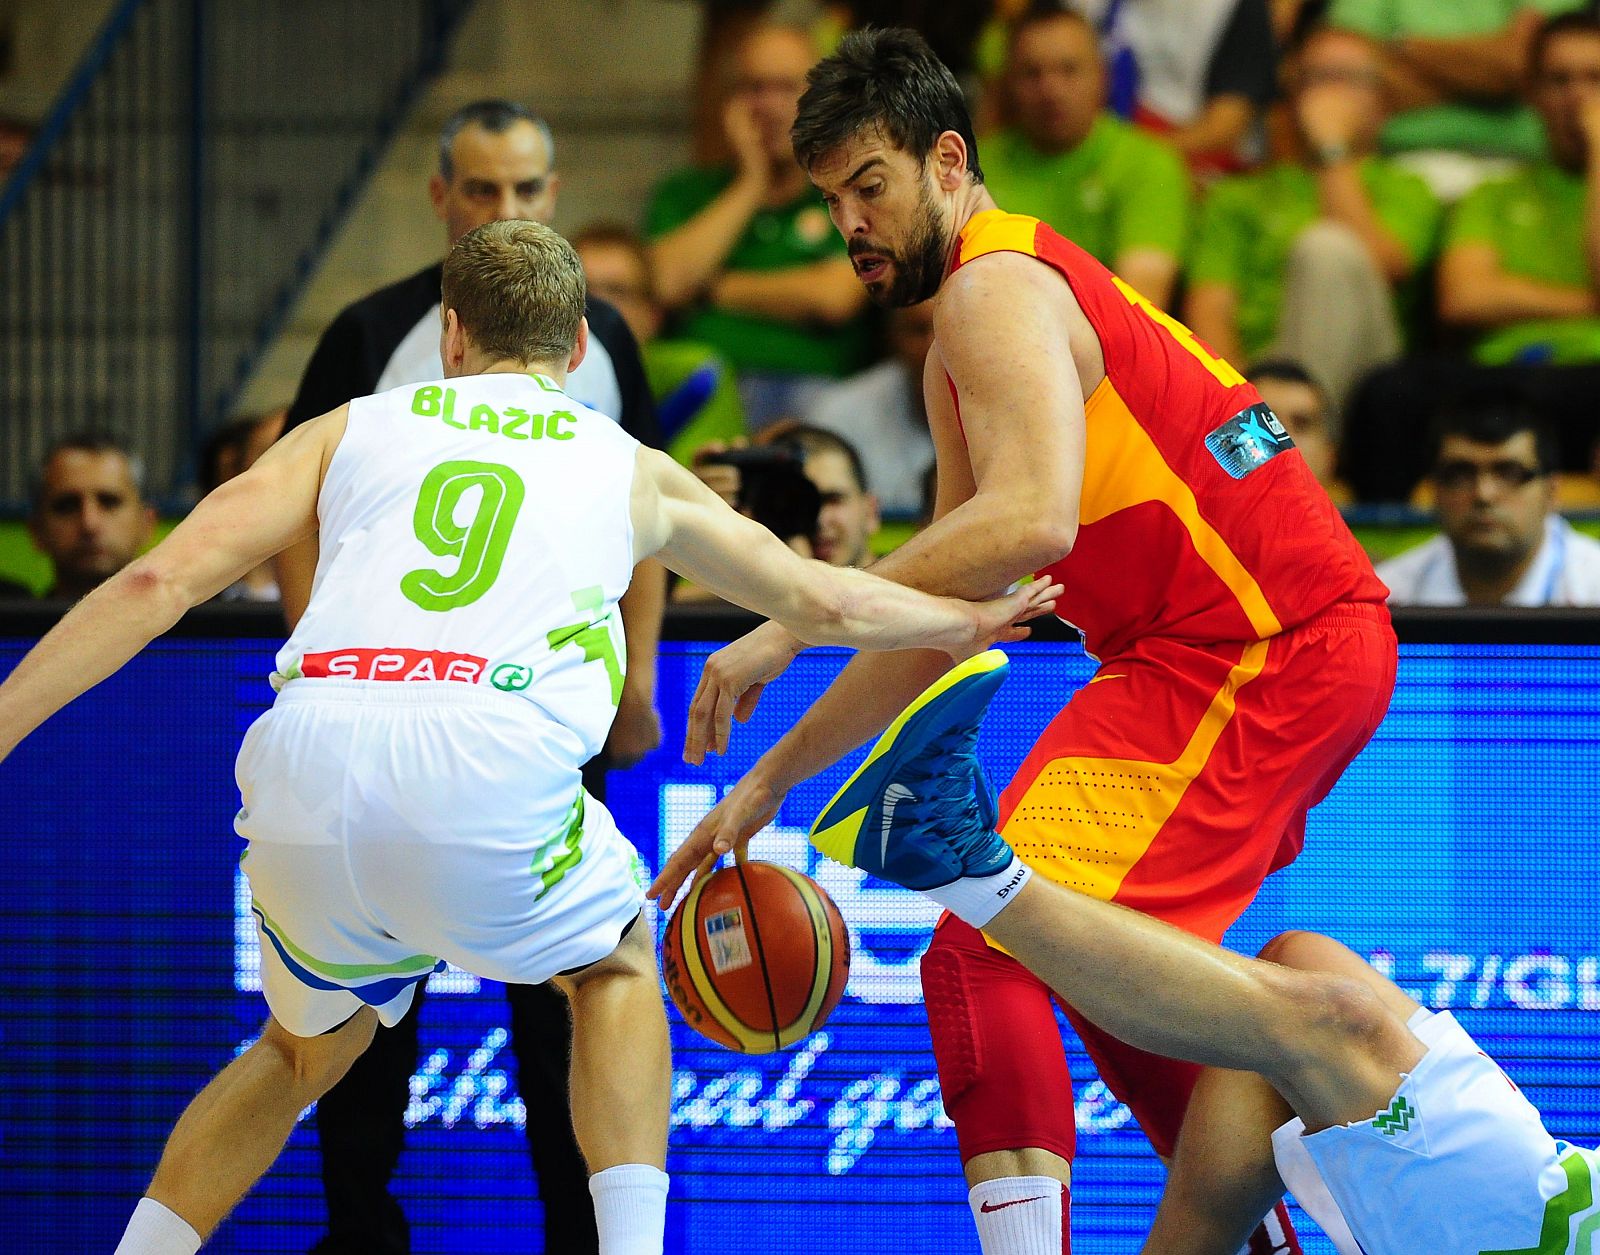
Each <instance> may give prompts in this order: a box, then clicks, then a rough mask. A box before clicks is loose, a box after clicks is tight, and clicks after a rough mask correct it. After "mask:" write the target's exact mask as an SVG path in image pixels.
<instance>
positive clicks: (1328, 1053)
mask: <svg viewBox="0 0 1600 1255" xmlns="http://www.w3.org/2000/svg"><path fill="white" fill-rule="evenodd" d="M1276 973H1277V974H1276V976H1275V982H1276V983H1277V985H1278V986H1279V988H1278V994H1279V998H1280V1007H1281V1008H1282V1010H1281V1012H1280V1014H1279V1015H1278V1016H1277V1017H1276V1023H1277V1025H1278V1028H1279V1031H1280V1034H1281V1041H1280V1045H1281V1047H1282V1050H1283V1052H1284V1054H1285V1055H1287V1056H1288V1057H1290V1058H1293V1059H1296V1060H1298V1061H1299V1062H1300V1063H1302V1064H1304V1065H1307V1066H1312V1067H1318V1068H1325V1067H1327V1066H1328V1065H1329V1063H1330V1062H1331V1061H1344V1062H1351V1061H1355V1060H1358V1059H1361V1058H1363V1057H1372V1058H1374V1059H1376V1058H1378V1057H1380V1056H1382V1055H1383V1054H1384V1053H1385V1052H1386V1051H1387V1050H1388V1049H1389V1046H1390V1044H1391V1039H1392V1037H1393V1033H1394V1029H1395V1017H1394V1016H1393V1014H1392V1013H1391V1012H1390V1011H1389V1009H1388V1008H1387V1007H1385V1006H1384V1004H1383V1000H1382V999H1381V998H1380V997H1379V996H1378V994H1377V992H1376V991H1375V990H1374V989H1373V988H1372V987H1371V986H1370V985H1368V984H1367V983H1366V982H1364V981H1361V980H1358V979H1356V978H1354V977H1350V976H1337V975H1333V974H1330V973H1327V972H1313V971H1295V970H1293V969H1286V968H1279V969H1276ZM1402 1027H1403V1026H1402Z"/></svg>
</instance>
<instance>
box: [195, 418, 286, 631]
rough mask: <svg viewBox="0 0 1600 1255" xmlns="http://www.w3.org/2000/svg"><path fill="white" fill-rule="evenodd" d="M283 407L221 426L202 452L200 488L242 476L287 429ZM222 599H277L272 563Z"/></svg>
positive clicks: (206, 489) (227, 590)
mask: <svg viewBox="0 0 1600 1255" xmlns="http://www.w3.org/2000/svg"><path fill="white" fill-rule="evenodd" d="M283 419H284V411H283V410H272V411H270V412H268V413H266V414H253V415H250V416H248V417H245V418H236V419H234V420H233V421H232V422H231V423H228V424H226V425H225V426H223V427H221V428H219V429H218V430H217V431H216V432H214V433H213V434H212V436H211V439H210V440H208V441H206V445H205V448H204V449H203V450H201V453H200V491H201V492H202V493H208V492H211V491H213V490H214V489H215V488H216V487H217V486H218V485H220V484H225V483H227V482H228V480H230V479H232V478H233V477H234V476H235V475H241V474H243V473H244V472H245V471H247V470H249V469H250V468H251V467H252V466H254V465H255V462H256V459H257V458H259V457H260V456H261V455H262V454H263V453H265V452H266V451H267V449H268V448H269V447H270V446H271V445H272V442H273V441H274V440H276V439H277V438H278V436H279V435H280V434H281V433H282V432H283ZM217 598H218V600H220V601H277V600H278V580H277V575H276V572H275V571H274V568H273V565H272V563H271V562H263V563H262V564H261V565H260V566H258V567H257V568H256V569H255V570H253V571H251V572H249V573H248V574H247V575H245V576H244V577H243V578H242V579H239V580H235V581H234V582H233V583H232V584H230V585H228V587H227V588H225V589H223V590H222V591H221V592H220V593H218V594H217Z"/></svg>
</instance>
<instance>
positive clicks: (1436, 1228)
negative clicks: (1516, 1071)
mask: <svg viewBox="0 0 1600 1255" xmlns="http://www.w3.org/2000/svg"><path fill="white" fill-rule="evenodd" d="M1410 1027H1411V1031H1412V1032H1413V1033H1415V1034H1416V1035H1417V1037H1418V1039H1419V1040H1420V1041H1421V1042H1422V1043H1423V1045H1425V1046H1426V1047H1427V1048H1428V1053H1427V1054H1426V1055H1424V1056H1423V1057H1422V1059H1421V1061H1420V1062H1419V1063H1418V1064H1417V1066H1416V1067H1415V1068H1414V1069H1413V1070H1412V1072H1411V1074H1410V1075H1409V1076H1406V1077H1404V1078H1402V1080H1401V1083H1400V1088H1399V1089H1398V1090H1397V1091H1396V1092H1395V1095H1394V1097H1393V1099H1392V1100H1391V1101H1390V1103H1389V1105H1388V1106H1387V1107H1386V1108H1384V1109H1383V1110H1382V1111H1379V1112H1377V1113H1376V1114H1375V1115H1374V1116H1373V1118H1372V1119H1370V1120H1364V1121H1362V1122H1361V1123H1359V1124H1348V1125H1342V1126H1335V1127H1334V1128H1330V1129H1323V1130H1322V1131H1321V1132H1318V1133H1309V1134H1308V1133H1306V1132H1305V1124H1304V1122H1302V1121H1301V1120H1299V1119H1294V1120H1291V1121H1290V1122H1289V1123H1288V1124H1286V1125H1284V1126H1283V1127H1282V1128H1280V1129H1278V1130H1277V1131H1276V1132H1275V1133H1274V1134H1273V1137H1272V1145H1273V1151H1274V1154H1275V1156H1276V1158H1277V1163H1278V1172H1279V1175H1280V1176H1282V1178H1283V1183H1284V1185H1286V1186H1287V1187H1288V1188H1289V1191H1290V1193H1292V1194H1293V1195H1294V1196H1295V1199H1296V1201H1298V1202H1299V1204H1300V1205H1301V1206H1302V1207H1304V1208H1305V1210H1306V1212H1307V1213H1308V1214H1309V1215H1310V1216H1311V1218H1312V1219H1313V1220H1315V1221H1316V1222H1317V1223H1318V1224H1319V1225H1321V1226H1322V1228H1323V1231H1324V1232H1326V1233H1327V1234H1328V1236H1329V1237H1330V1238H1331V1239H1332V1240H1333V1244H1334V1246H1335V1247H1336V1248H1337V1249H1338V1251H1339V1252H1340V1255H1489V1253H1517V1255H1524V1253H1526V1255H1532V1253H1534V1252H1537V1253H1538V1255H1546V1253H1547V1252H1548V1253H1549V1255H1555V1253H1557V1252H1574V1253H1576V1252H1579V1251H1582V1252H1583V1255H1589V1252H1590V1250H1591V1243H1592V1242H1593V1235H1594V1232H1595V1230H1596V1228H1597V1227H1600V1210H1597V1209H1596V1207H1595V1206H1594V1197H1593V1194H1594V1190H1593V1185H1594V1183H1593V1181H1592V1180H1591V1172H1592V1169H1593V1166H1594V1165H1595V1163H1596V1162H1597V1157H1596V1156H1595V1155H1594V1154H1593V1153H1592V1152H1590V1151H1586V1150H1583V1149H1580V1148H1578V1147H1574V1146H1570V1145H1568V1144H1567V1143H1565V1142H1558V1141H1556V1139H1555V1138H1553V1137H1551V1136H1550V1134H1549V1133H1547V1132H1546V1131H1545V1128H1544V1123H1543V1121H1542V1120H1541V1119H1540V1117H1539V1113H1538V1111H1537V1110H1535V1109H1534V1106H1533V1104H1532V1103H1530V1102H1529V1101H1528V1100H1527V1099H1526V1098H1524V1097H1523V1096H1522V1091H1521V1090H1519V1089H1518V1088H1517V1087H1516V1086H1515V1085H1514V1084H1512V1082H1511V1079H1510V1078H1509V1077H1508V1076H1506V1074H1505V1073H1504V1072H1502V1071H1501V1070H1500V1066H1499V1065H1498V1064H1496V1063H1495V1062H1494V1060H1492V1059H1491V1058H1489V1056H1488V1055H1486V1054H1484V1053H1483V1051H1482V1050H1480V1049H1479V1048H1478V1045H1477V1043H1476V1042H1474V1041H1473V1040H1472V1038H1471V1037H1470V1036H1468V1034H1467V1032H1466V1030H1465V1029H1463V1028H1462V1027H1461V1026H1460V1025H1459V1024H1457V1023H1456V1020H1455V1017H1454V1016H1452V1015H1450V1014H1449V1013H1448V1012H1440V1013H1437V1014H1435V1013H1433V1012H1431V1011H1427V1010H1419V1011H1418V1012H1417V1013H1416V1014H1415V1015H1414V1016H1413V1017H1412V1018H1411V1021H1410ZM1594 1249H1600V1247H1597V1248H1594Z"/></svg>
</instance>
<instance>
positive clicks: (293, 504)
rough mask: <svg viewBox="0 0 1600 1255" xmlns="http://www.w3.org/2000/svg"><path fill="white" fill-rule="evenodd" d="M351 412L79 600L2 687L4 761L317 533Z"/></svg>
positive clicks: (279, 448)
mask: <svg viewBox="0 0 1600 1255" xmlns="http://www.w3.org/2000/svg"><path fill="white" fill-rule="evenodd" d="M345 414H346V410H345V408H344V407H343V406H341V407H340V408H339V409H338V410H335V411H334V412H333V413H332V414H327V415H324V416H323V417H322V418H319V419H317V420H316V421H315V422H311V423H307V424H306V425H305V426H303V427H300V428H297V429H296V430H294V431H292V432H290V433H289V435H287V436H285V437H284V438H283V439H282V440H280V441H279V442H278V443H277V444H275V445H273V446H272V448H270V449H268V450H267V452H266V453H265V454H263V455H262V457H261V460H260V461H258V462H257V463H256V464H255V465H254V466H252V467H251V468H250V469H249V470H248V471H246V472H245V473H244V474H242V475H239V476H237V477H236V478H234V479H231V480H229V481H228V482H227V483H225V484H223V485H222V486H221V487H219V488H218V489H217V490H216V491H215V492H212V493H211V494H209V495H208V496H207V497H206V498H205V499H204V500H203V501H201V502H200V504H199V505H197V506H195V508H194V509H193V510H192V511H190V513H189V516H188V517H187V518H186V519H184V520H183V522H182V523H180V524H178V526H177V527H176V528H174V529H173V531H172V534H171V535H170V536H168V537H167V538H166V539H165V540H164V541H162V542H161V543H160V544H159V545H157V546H156V547H155V548H154V549H152V550H151V551H150V552H149V553H147V554H145V555H144V556H143V557H141V558H136V559H135V560H134V561H133V562H132V563H130V564H129V565H128V566H126V567H124V568H123V569H122V570H121V571H119V572H118V573H117V574H116V575H113V576H112V577H111V578H110V579H108V580H107V581H106V582H105V583H104V584H102V585H100V587H98V588H96V589H95V590H94V591H93V592H91V593H90V594H89V595H88V596H87V597H85V598H84V599H83V600H82V601H80V602H79V603H78V604H77V605H76V606H74V607H73V608H72V609H71V610H70V611H68V612H67V614H66V616H65V617H64V618H63V619H62V620H61V622H60V623H58V624H56V626H55V627H53V628H52V629H51V630H50V631H49V632H47V633H46V634H45V636H44V638H43V639H42V640H41V641H40V642H39V643H38V644H37V645H36V646H34V648H33V649H31V650H30V651H29V652H28V655H27V657H25V658H24V659H23V660H22V661H21V662H20V663H18V664H17V669H16V670H15V671H13V672H12V673H11V675H10V676H9V677H7V679H6V682H5V683H4V684H0V758H4V757H5V756H6V755H7V754H9V753H10V752H11V751H12V750H13V749H15V748H16V746H17V744H18V743H19V742H20V741H21V740H22V738H23V737H25V736H27V735H28V733H30V732H32V731H33V729H34V728H36V727H38V726H39V725H40V724H41V723H43V722H44V721H45V720H46V719H48V718H49V717H50V716H51V715H53V714H54V713H55V712H56V711H58V710H60V709H61V707H63V706H65V705H66V704H67V703H68V702H70V701H72V700H73V698H75V697H77V696H78V695H79V694H80V693H83V692H85V691H86V690H88V689H90V688H93V687H94V686H95V685H96V684H98V683H99V682H100V681H101V680H103V679H105V678H106V677H107V676H108V675H111V674H112V673H113V672H114V671H116V670H117V669H118V668H119V667H121V666H122V665H123V663H125V662H127V661H128V659H130V658H132V657H133V656H134V655H135V654H136V653H138V652H139V651H140V650H141V649H143V648H144V647H145V646H146V645H147V644H149V643H150V642H151V641H152V640H154V639H155V638H156V637H157V636H159V635H161V633H163V632H165V631H166V630H167V629H168V628H170V627H171V626H172V625H173V624H174V623H176V622H177V621H178V619H179V618H180V617H181V616H182V615H183V612H184V611H185V610H188V609H189V608H190V607H191V606H195V605H198V604H199V603H200V602H202V601H205V600H207V599H208V598H210V597H214V596H215V595H216V594H217V593H219V592H221V591H222V590H223V589H224V588H226V587H227V586H228V585H229V584H231V583H233V582H234V581H235V580H236V579H238V578H240V576H242V575H244V574H245V572H247V571H250V570H252V569H253V568H255V567H256V566H258V565H260V564H261V563H262V562H264V561H266V560H267V559H268V558H270V557H271V556H272V555H273V554H275V553H277V552H278V551H279V550H280V549H282V548H283V547H284V546H286V545H288V544H291V543H292V542H294V541H296V540H299V539H301V538H302V537H305V536H309V535H312V534H314V533H315V531H316V527H317V493H318V491H319V490H320V488H321V486H322V475H323V471H324V470H325V469H326V467H327V461H328V458H329V457H331V456H332V453H333V450H334V448H335V447H336V446H337V445H338V443H339V437H340V436H341V435H343V433H344V424H345Z"/></svg>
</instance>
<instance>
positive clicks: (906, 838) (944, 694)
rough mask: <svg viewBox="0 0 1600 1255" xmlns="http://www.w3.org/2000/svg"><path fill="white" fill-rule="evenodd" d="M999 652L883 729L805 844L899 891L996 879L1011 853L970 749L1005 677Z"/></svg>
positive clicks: (944, 681)
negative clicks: (980, 878)
mask: <svg viewBox="0 0 1600 1255" xmlns="http://www.w3.org/2000/svg"><path fill="white" fill-rule="evenodd" d="M1006 667H1007V663H1006V656H1005V655H1004V654H1003V653H1001V652H1000V651H999V650H998V649H991V650H989V651H988V652H987V653H983V654H979V655H977V656H976V657H974V658H969V659H967V661H965V662H963V663H961V664H960V665H959V666H957V667H954V668H952V669H951V670H950V671H948V672H946V673H945V674H944V675H943V676H941V677H940V678H939V679H938V680H937V681H936V682H935V683H934V684H933V685H932V686H931V687H929V688H928V689H927V690H926V691H925V692H924V693H923V694H922V695H921V696H920V697H918V698H917V699H916V700H915V701H914V702H912V703H911V705H909V706H907V707H906V709H905V711H904V712H903V713H902V714H901V715H900V717H899V718H898V719H896V720H895V721H894V722H893V723H892V724H890V725H889V728H888V731H886V732H885V733H884V734H883V735H882V736H881V737H879V738H878V743H877V744H876V745H874V746H873V747H872V752H871V753H870V754H868V755H867V758H866V761H865V762H863V763H862V764H861V766H860V767H858V768H856V771H855V774H854V775H852V776H851V777H850V778H849V779H848V780H846V781H845V782H844V787H843V788H841V789H840V790H839V791H838V792H837V793H835V794H834V795H833V800H832V801H831V802H829V803H828V804H827V805H826V806H825V807H823V808H822V813H821V814H820V815H818V816H817V821H816V823H814V824H812V825H811V844H812V845H814V846H816V847H817V849H819V850H821V851H822V853H824V854H826V855H827V856H828V857H829V858H832V859H835V860H837V861H838V862H841V863H843V864H845V865H846V866H848V867H859V868H861V869H862V870H863V871H868V872H871V873H872V874H873V875H874V876H881V877H883V878H884V879H885V880H892V881H893V882H894V883H895V884H898V885H903V886H905V887H906V888H907V889H920V890H926V889H937V888H939V887H940V886H943V885H948V884H951V883H952V882H954V881H957V880H964V879H970V878H979V877H987V876H993V875H997V874H998V873H1000V872H1002V871H1004V870H1005V869H1006V868H1007V867H1008V866H1010V864H1011V862H1012V859H1013V854H1012V851H1011V847H1010V846H1009V845H1007V844H1006V842H1005V839H1004V838H1002V837H1001V836H1000V834H999V833H998V832H996V831H995V822H996V820H997V819H998V808H997V806H996V803H995V794H994V790H993V789H992V788H991V787H990V786H989V782H988V780H987V779H986V778H985V777H984V774H983V768H982V767H981V766H980V765H979V763H978V759H977V755H976V754H975V752H974V750H975V748H976V745H977V740H978V727H979V725H980V724H981V723H982V721H983V715H984V712H985V711H986V710H987V709H988V708H989V702H990V700H991V699H992V698H993V697H994V695H995V692H996V690H998V689H999V687H1000V685H1001V684H1002V683H1003V682H1004V680H1005V678H1006Z"/></svg>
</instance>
